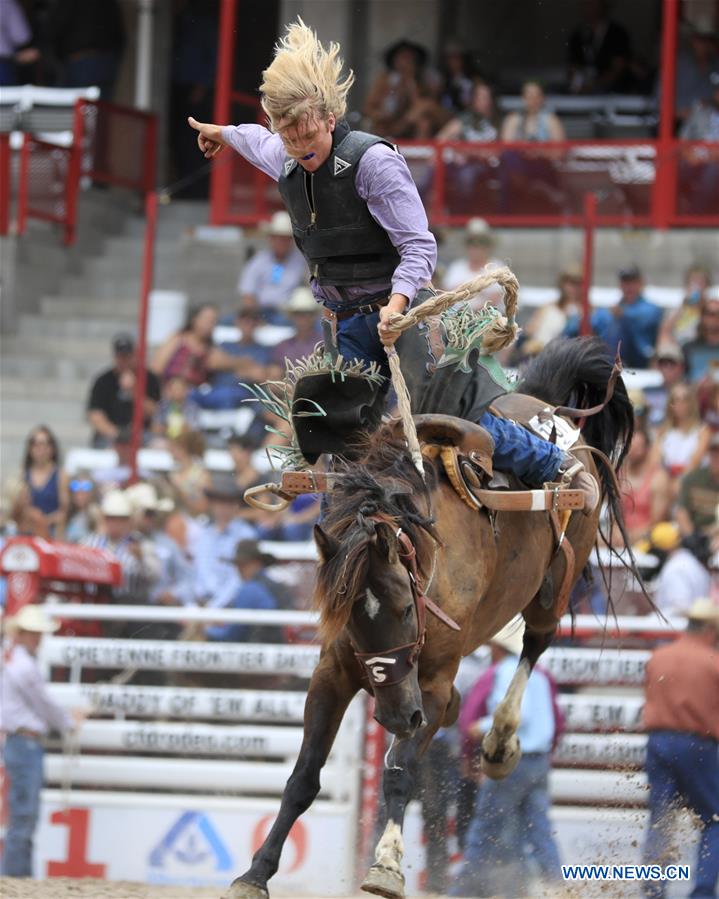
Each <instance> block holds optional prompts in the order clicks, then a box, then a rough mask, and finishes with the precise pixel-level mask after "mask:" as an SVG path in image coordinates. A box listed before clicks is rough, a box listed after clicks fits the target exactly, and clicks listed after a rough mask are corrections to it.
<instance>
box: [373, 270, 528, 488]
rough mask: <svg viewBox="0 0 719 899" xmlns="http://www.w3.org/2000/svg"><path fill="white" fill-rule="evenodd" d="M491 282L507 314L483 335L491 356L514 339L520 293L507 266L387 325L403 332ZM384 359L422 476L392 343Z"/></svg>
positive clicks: (394, 317) (414, 431)
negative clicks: (501, 293)
mask: <svg viewBox="0 0 719 899" xmlns="http://www.w3.org/2000/svg"><path fill="white" fill-rule="evenodd" d="M493 284H499V286H500V287H501V288H503V290H504V308H505V311H506V313H507V314H506V316H503V315H502V316H499V317H498V318H497V319H496V320H495V321H493V322H492V323H491V324H490V325H489V327H488V328H487V330H486V332H485V333H484V334H483V335H482V348H483V350H484V352H485V353H486V354H487V355H492V354H493V353H496V352H498V351H499V350H501V349H503V348H504V347H506V346H509V345H510V344H511V343H513V342H514V340H515V338H516V336H517V331H518V330H519V329H518V328H517V324H516V322H515V320H514V316H515V312H516V310H517V296H518V294H519V281H517V278H516V276H515V275H514V273H513V272H512V271H510V269H508V268H507V267H506V266H502V267H500V268H495V269H491V270H490V271H489V272H485V273H484V274H482V275H478V276H477V277H476V278H473V279H472V280H471V281H466V282H465V283H464V284H460V286H459V287H457V288H455V289H454V290H447V291H442V292H441V293H438V294H437V295H436V296H433V297H430V298H429V299H428V300H425V301H424V302H423V303H420V304H419V306H415V307H414V308H413V309H410V310H409V312H407V313H406V314H405V315H402V314H401V313H398V312H395V313H393V314H392V315H391V316H390V317H389V319H388V321H387V326H388V327H389V328H390V329H391V330H392V331H396V332H399V333H400V334H402V333H403V332H404V331H407V330H408V329H409V328H413V327H414V326H415V325H418V324H419V323H420V322H421V321H424V319H426V318H429V317H430V316H432V315H439V313H440V312H444V310H445V309H449V307H450V306H454V305H455V303H462V302H466V301H467V300H469V299H471V298H472V297H473V296H475V295H476V294H478V293H479V292H480V291H481V290H484V289H485V287H490V286H492V285H493ZM385 352H386V353H387V359H388V361H389V367H390V372H391V373H392V386H393V387H394V390H395V393H396V394H397V407H398V409H399V415H400V419H401V421H402V427H403V429H404V435H405V439H406V441H407V447H408V449H409V452H410V455H411V456H412V461H413V462H414V464H415V466H416V468H417V471H419V473H420V474H421V475H422V477H423V478H424V464H423V461H422V452H421V450H420V446H419V438H418V437H417V428H416V427H415V424H414V419H413V418H412V406H411V402H410V396H409V390H408V389H407V384H406V382H405V380H404V375H403V374H402V369H401V367H400V361H399V355H398V354H397V351H396V350H395V348H394V347H393V346H385Z"/></svg>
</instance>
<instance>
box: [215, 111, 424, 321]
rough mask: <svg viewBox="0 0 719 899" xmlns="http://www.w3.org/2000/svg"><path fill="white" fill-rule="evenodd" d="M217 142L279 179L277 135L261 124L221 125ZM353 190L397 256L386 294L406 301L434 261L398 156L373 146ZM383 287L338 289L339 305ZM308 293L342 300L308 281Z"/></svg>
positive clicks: (416, 199) (416, 198) (328, 288)
mask: <svg viewBox="0 0 719 899" xmlns="http://www.w3.org/2000/svg"><path fill="white" fill-rule="evenodd" d="M222 139H223V141H225V143H227V144H229V145H230V146H231V147H232V149H233V150H236V151H237V152H238V153H239V154H240V155H241V156H243V157H244V158H245V159H246V160H247V161H248V162H251V163H252V165H254V166H256V167H257V168H258V169H260V170H261V171H263V172H264V173H265V174H266V175H269V176H270V178H273V179H274V180H275V181H278V180H279V178H280V175H281V174H282V168H283V165H284V162H285V159H286V158H287V153H286V151H285V148H284V146H283V144H282V139H281V138H280V136H279V134H273V133H272V132H270V131H268V130H267V128H264V127H263V126H262V125H226V126H225V127H224V128H223V129H222ZM355 186H356V188H357V193H358V194H359V195H360V197H362V199H363V200H365V201H366V203H367V208H368V209H369V211H370V214H371V215H372V217H373V218H374V219H375V221H376V222H377V224H378V225H380V227H382V228H384V230H385V231H386V232H387V235H388V236H389V239H390V240H391V241H392V244H393V245H394V247H395V248H396V250H397V252H398V253H399V255H400V261H399V264H398V265H397V268H396V269H395V271H394V274H393V276H392V285H391V289H392V293H401V294H404V296H406V297H409V299H410V302H411V301H412V300H413V299H414V297H415V294H416V293H417V291H418V290H419V289H420V288H421V287H425V286H426V285H427V284H429V281H430V278H431V277H432V273H433V272H434V267H435V265H436V262H437V243H436V241H435V239H434V237H433V235H432V233H431V232H430V230H429V226H428V223H427V214H426V213H425V211H424V206H423V205H422V201H421V200H420V198H419V194H418V193H417V187H416V185H415V183H414V181H413V180H412V175H411V174H410V171H409V168H408V167H407V163H406V162H405V159H404V157H403V156H402V155H401V154H399V153H395V152H394V150H391V149H390V148H389V147H388V146H387V145H386V144H375V145H374V146H372V147H370V148H369V150H367V152H366V153H365V154H364V155H363V156H362V158H361V159H360V161H359V163H358V165H357V174H356V176H355ZM387 287H389V285H387V284H386V283H385V284H383V283H378V284H364V285H362V286H361V287H360V286H358V287H350V288H344V289H343V291H342V294H343V295H344V300H345V302H349V303H352V302H355V301H356V300H358V299H360V298H361V297H362V296H363V295H366V294H370V293H373V294H374V293H379V291H381V290H383V289H385V288H387ZM312 292H313V294H314V295H315V297H316V298H317V299H318V300H320V301H324V300H330V301H332V302H333V303H336V302H338V301H339V302H341V301H342V297H340V294H339V293H338V292H337V291H336V290H335V289H333V288H332V287H331V286H327V285H319V284H317V283H316V281H314V280H313V281H312Z"/></svg>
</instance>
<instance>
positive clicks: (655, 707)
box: [643, 599, 719, 899]
mask: <svg viewBox="0 0 719 899" xmlns="http://www.w3.org/2000/svg"><path fill="white" fill-rule="evenodd" d="M686 617H687V619H688V624H687V629H686V631H685V632H684V633H683V634H682V635H681V636H680V637H679V638H678V639H676V640H675V641H674V642H672V643H668V644H665V645H664V646H660V647H659V648H658V649H656V650H655V651H654V652H653V654H652V656H651V658H650V659H649V662H648V663H647V668H646V675H645V692H646V702H645V705H644V713H643V721H644V727H645V729H646V730H647V731H648V732H649V737H648V740H647V760H646V770H647V778H648V780H649V814H650V821H649V832H648V834H647V841H646V845H645V848H644V860H645V862H646V863H647V864H664V865H665V864H667V863H668V862H669V861H670V860H671V859H670V858H669V856H668V852H669V851H670V847H669V842H670V837H671V833H672V831H673V827H672V820H671V819H672V816H673V814H674V813H675V812H676V810H677V808H678V807H679V806H680V805H683V806H685V807H686V808H689V809H690V810H691V811H692V812H693V813H694V814H695V815H696V816H697V817H698V818H699V819H700V821H701V839H700V844H699V851H698V853H697V861H696V865H695V866H694V867H693V869H692V873H693V875H694V889H693V891H692V893H691V895H692V896H693V897H697V899H699V897H712V896H716V887H717V880H718V879H719V753H718V750H719V652H718V651H717V650H718V648H719V606H717V605H716V604H715V603H713V602H712V601H711V600H709V599H698V600H697V601H696V602H694V603H693V604H692V606H691V608H690V609H689V611H688V612H687V616H686ZM644 889H645V894H646V895H647V896H648V897H650V899H663V897H664V896H665V884H664V883H663V882H662V881H652V882H647V883H645V885H644Z"/></svg>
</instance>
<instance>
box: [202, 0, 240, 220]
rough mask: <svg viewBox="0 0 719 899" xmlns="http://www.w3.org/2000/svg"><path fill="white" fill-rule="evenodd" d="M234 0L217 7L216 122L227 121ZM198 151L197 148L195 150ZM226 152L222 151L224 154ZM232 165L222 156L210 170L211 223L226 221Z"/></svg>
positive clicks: (233, 42)
mask: <svg viewBox="0 0 719 899" xmlns="http://www.w3.org/2000/svg"><path fill="white" fill-rule="evenodd" d="M236 21H237V0H222V5H221V7H220V36H219V41H218V48H217V77H216V84H215V109H214V113H213V114H214V119H215V122H216V123H217V124H219V125H227V124H229V122H230V119H231V114H232V109H231V95H232V80H233V74H234V65H233V63H234V58H233V57H234V51H235V23H236ZM198 152H199V151H198ZM226 153H227V151H225V154H226ZM231 174H232V173H231V166H230V165H229V164H228V162H227V159H226V158H225V155H223V156H219V157H217V160H215V161H213V164H212V171H211V172H210V224H211V225H221V224H222V223H223V222H224V221H225V220H226V214H227V205H228V201H229V196H230V184H231V182H232V177H231Z"/></svg>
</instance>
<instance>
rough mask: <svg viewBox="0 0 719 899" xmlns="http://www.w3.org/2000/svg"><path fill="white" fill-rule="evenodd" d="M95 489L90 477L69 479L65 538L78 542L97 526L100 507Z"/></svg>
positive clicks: (68, 540) (69, 541) (71, 541)
mask: <svg viewBox="0 0 719 899" xmlns="http://www.w3.org/2000/svg"><path fill="white" fill-rule="evenodd" d="M96 493H97V491H96V489H95V484H94V483H93V482H92V480H91V479H90V477H87V476H85V477H79V476H78V477H76V478H73V479H72V480H71V481H70V514H69V517H68V522H67V527H66V528H65V539H66V540H67V542H68V543H79V542H80V541H81V540H83V539H84V538H85V537H87V535H88V534H90V533H92V532H93V531H94V530H95V529H96V528H97V523H98V520H99V517H100V508H99V505H98V502H97V495H96Z"/></svg>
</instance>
